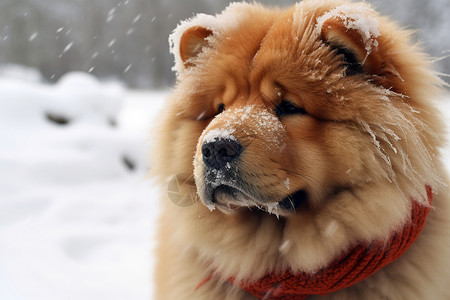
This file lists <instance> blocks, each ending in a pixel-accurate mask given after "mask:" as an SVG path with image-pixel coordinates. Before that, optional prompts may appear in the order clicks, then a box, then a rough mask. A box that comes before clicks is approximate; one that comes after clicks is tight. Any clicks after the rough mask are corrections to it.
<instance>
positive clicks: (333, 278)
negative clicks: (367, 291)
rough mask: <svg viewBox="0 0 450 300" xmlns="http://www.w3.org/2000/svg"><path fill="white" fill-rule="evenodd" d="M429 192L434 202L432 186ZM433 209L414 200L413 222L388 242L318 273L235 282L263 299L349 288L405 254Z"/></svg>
mask: <svg viewBox="0 0 450 300" xmlns="http://www.w3.org/2000/svg"><path fill="white" fill-rule="evenodd" d="M427 194H428V200H429V203H430V204H431V202H432V192H431V188H429V187H427ZM429 211H430V207H429V206H425V205H421V204H419V203H417V202H415V201H414V202H413V204H412V211H411V218H410V222H409V223H408V224H406V225H405V226H404V227H403V229H402V230H400V231H397V232H394V233H393V234H392V236H391V237H390V239H389V240H388V241H387V242H381V241H375V242H372V243H361V244H359V245H357V246H356V247H354V248H351V250H350V251H348V252H347V253H346V254H345V255H343V256H341V257H340V258H338V259H336V260H335V261H334V262H333V263H331V264H330V265H329V266H328V267H326V268H324V269H322V270H320V271H318V272H316V273H314V274H311V273H296V274H293V273H291V272H285V273H282V274H268V275H266V276H264V277H262V278H261V279H259V280H258V281H256V282H251V283H245V282H244V283H236V282H234V284H238V285H239V286H240V287H241V288H242V289H243V290H245V291H247V292H249V293H250V294H252V295H254V296H256V297H258V298H259V299H263V300H269V299H270V300H303V299H306V298H307V297H308V296H309V295H326V294H327V293H330V292H333V291H337V290H340V289H343V288H347V287H349V286H352V285H353V284H355V283H357V282H359V281H361V280H364V279H366V278H367V277H369V276H370V275H372V274H373V273H375V272H376V271H378V270H379V269H381V268H383V267H385V266H386V265H388V264H389V263H391V262H393V261H394V260H396V259H397V258H399V257H400V256H401V255H403V254H404V253H405V252H406V250H407V249H408V248H409V247H410V246H411V245H412V244H413V243H414V241H415V240H416V239H417V237H418V236H419V234H420V232H421V231H422V229H423V227H424V225H425V220H426V217H427V215H428V213H429ZM230 281H231V282H233V279H230Z"/></svg>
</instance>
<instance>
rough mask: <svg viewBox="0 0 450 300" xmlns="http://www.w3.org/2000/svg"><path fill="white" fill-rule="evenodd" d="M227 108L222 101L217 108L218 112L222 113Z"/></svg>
mask: <svg viewBox="0 0 450 300" xmlns="http://www.w3.org/2000/svg"><path fill="white" fill-rule="evenodd" d="M224 110H225V104H223V103H221V104H219V107H218V108H217V114H220V113H222V112H223V111H224Z"/></svg>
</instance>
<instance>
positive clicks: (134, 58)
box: [0, 0, 450, 88]
mask: <svg viewBox="0 0 450 300" xmlns="http://www.w3.org/2000/svg"><path fill="white" fill-rule="evenodd" d="M260 2H262V3H266V4H270V5H275V4H276V5H279V6H287V5H291V4H293V3H295V1H293V0H279V1H269V0H263V1H260ZM368 2H370V3H372V4H373V6H374V7H375V8H376V9H378V10H379V11H380V12H381V13H383V14H386V15H390V16H391V17H392V18H393V19H394V20H396V21H397V22H398V23H400V24H401V25H403V26H408V28H410V29H415V30H418V33H417V34H416V37H417V41H423V42H424V45H425V48H426V51H427V52H428V53H430V54H431V55H432V56H434V57H442V56H445V55H446V53H445V52H446V51H447V50H450V37H449V35H448V28H450V18H449V17H448V16H449V15H450V1H449V0H429V1H423V0H397V1H392V0H371V1H368ZM229 3H230V1H228V0H188V1H178V0H164V1H162V0H71V1H61V0H1V1H0V66H1V65H2V64H9V63H15V64H21V65H26V66H30V67H33V68H36V69H38V70H40V72H41V73H42V74H43V76H44V78H45V79H46V80H48V81H53V82H55V81H57V80H58V79H59V78H60V77H61V76H62V75H63V74H65V73H67V72H69V71H84V72H89V73H91V74H94V75H95V76H97V77H99V78H102V79H111V78H114V79H119V80H120V81H123V82H125V83H126V84H127V85H128V86H130V87H133V88H164V87H167V86H170V85H171V84H172V83H173V81H174V75H173V73H172V72H171V70H170V67H171V66H172V57H171V56H170V54H169V50H168V49H169V48H168V42H167V39H168V36H169V34H170V32H171V31H172V30H173V29H174V28H175V27H176V25H177V23H178V22H179V21H180V20H183V19H186V18H189V17H192V16H193V14H194V13H199V12H202V13H207V14H215V13H217V12H220V11H221V10H222V9H223V8H225V7H226V6H227V5H228V4H229ZM447 54H449V53H448V52H447ZM438 69H439V71H441V72H445V73H450V59H447V60H442V61H440V62H439V63H438Z"/></svg>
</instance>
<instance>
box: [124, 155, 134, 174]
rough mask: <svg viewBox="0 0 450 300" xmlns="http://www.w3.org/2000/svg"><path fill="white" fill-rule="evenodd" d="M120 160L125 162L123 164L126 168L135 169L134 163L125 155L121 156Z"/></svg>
mask: <svg viewBox="0 0 450 300" xmlns="http://www.w3.org/2000/svg"><path fill="white" fill-rule="evenodd" d="M122 162H123V163H124V164H125V166H126V167H127V168H128V170H130V171H133V170H135V169H136V163H135V162H134V161H133V160H131V159H130V158H129V157H127V156H122Z"/></svg>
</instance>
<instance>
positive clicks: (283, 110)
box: [275, 100, 307, 117]
mask: <svg viewBox="0 0 450 300" xmlns="http://www.w3.org/2000/svg"><path fill="white" fill-rule="evenodd" d="M275 114H276V115H277V117H281V116H286V115H306V114H307V112H306V110H305V109H304V108H301V107H297V106H295V105H294V104H292V103H291V102H289V101H286V100H283V101H281V103H280V104H278V106H277V107H275Z"/></svg>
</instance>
